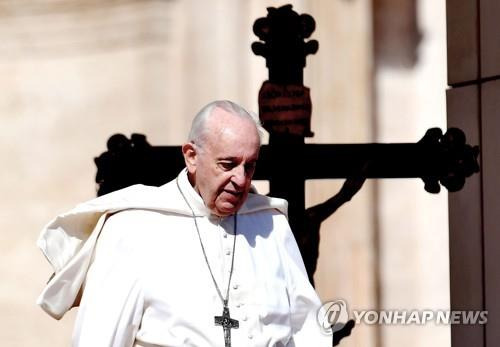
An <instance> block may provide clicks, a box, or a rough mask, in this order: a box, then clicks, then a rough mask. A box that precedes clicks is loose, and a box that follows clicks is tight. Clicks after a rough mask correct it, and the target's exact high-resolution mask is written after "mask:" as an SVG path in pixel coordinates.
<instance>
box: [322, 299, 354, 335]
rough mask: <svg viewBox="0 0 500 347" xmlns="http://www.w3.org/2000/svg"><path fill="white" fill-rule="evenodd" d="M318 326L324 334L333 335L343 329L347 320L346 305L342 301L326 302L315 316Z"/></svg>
mask: <svg viewBox="0 0 500 347" xmlns="http://www.w3.org/2000/svg"><path fill="white" fill-rule="evenodd" d="M316 319H317V320H318V324H319V326H320V327H321V329H322V330H323V332H325V333H334V332H336V331H339V330H340V329H342V328H343V327H344V325H345V324H346V323H347V321H348V319H349V314H348V313H347V303H346V302H345V301H344V300H335V301H328V302H326V303H325V304H323V306H321V307H320V309H319V310H318V313H317V315H316Z"/></svg>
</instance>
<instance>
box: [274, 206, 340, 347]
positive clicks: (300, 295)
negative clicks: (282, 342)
mask: <svg viewBox="0 0 500 347" xmlns="http://www.w3.org/2000/svg"><path fill="white" fill-rule="evenodd" d="M278 218H283V219H284V220H280V221H279V222H278V223H276V225H277V226H279V227H281V226H282V225H285V227H283V228H279V229H282V230H279V232H278V233H277V234H278V235H279V236H280V239H279V240H278V242H280V246H281V247H280V249H281V250H282V254H281V256H282V257H283V264H285V266H286V267H287V268H286V269H285V273H286V276H287V282H288V291H289V295H290V309H291V323H292V331H293V343H291V345H292V346H297V347H302V346H304V347H309V346H315V347H317V346H331V345H332V335H331V332H330V333H325V332H324V331H322V329H321V326H320V325H319V324H318V322H317V319H316V316H317V312H318V310H319V309H320V307H321V301H320V299H319V297H318V294H317V293H316V291H315V290H314V288H313V287H312V285H311V283H310V282H309V279H308V277H307V273H306V269H305V266H304V262H303V261H302V256H301V254H300V251H299V248H298V246H297V242H296V241H295V238H294V236H293V234H292V231H291V230H290V226H289V224H288V221H287V220H286V217H285V216H283V215H281V216H279V217H278Z"/></svg>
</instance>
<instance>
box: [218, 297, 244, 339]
mask: <svg viewBox="0 0 500 347" xmlns="http://www.w3.org/2000/svg"><path fill="white" fill-rule="evenodd" d="M214 320H215V325H222V329H224V343H225V346H226V347H231V329H233V328H234V329H238V328H239V327H240V323H239V322H238V321H237V320H236V319H233V318H231V316H230V315H229V308H228V307H227V306H225V305H224V309H223V310H222V316H215V317H214Z"/></svg>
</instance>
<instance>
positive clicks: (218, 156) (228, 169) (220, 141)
mask: <svg viewBox="0 0 500 347" xmlns="http://www.w3.org/2000/svg"><path fill="white" fill-rule="evenodd" d="M212 112H213V114H212V117H210V118H209V119H208V120H207V124H206V126H207V135H206V139H205V141H204V143H203V144H202V145H201V146H202V147H200V146H199V145H197V144H191V147H192V152H191V153H186V152H187V151H184V154H185V156H186V154H188V155H187V156H186V163H187V166H188V171H189V175H190V179H191V183H192V184H193V186H194V189H195V190H196V191H197V192H198V193H199V194H200V196H201V197H202V199H203V201H204V202H205V205H206V206H207V207H208V208H209V209H210V211H211V212H212V213H213V214H215V215H218V216H228V215H231V214H234V213H235V212H236V211H238V210H239V208H240V207H241V206H242V205H243V203H244V202H245V200H246V198H247V196H248V191H249V190H250V185H251V181H252V176H253V174H254V172H255V164H256V162H257V159H258V156H259V149H260V139H259V135H258V132H257V129H256V127H255V124H254V123H253V122H252V121H251V120H248V119H244V118H241V117H238V116H235V115H232V114H231V113H229V112H227V111H225V110H223V109H220V108H216V109H214V110H213V111H212ZM185 146H187V144H186V145H185ZM188 149H189V148H188ZM183 150H184V148H183Z"/></svg>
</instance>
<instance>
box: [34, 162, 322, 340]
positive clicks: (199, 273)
mask: <svg viewBox="0 0 500 347" xmlns="http://www.w3.org/2000/svg"><path fill="white" fill-rule="evenodd" d="M179 184H180V186H181V189H182V191H183V193H184V195H185V196H186V198H187V199H188V200H189V203H190V205H191V207H192V208H193V209H194V212H195V215H196V218H197V222H198V226H199V230H200V235H201V239H202V241H203V245H204V248H205V251H206V255H207V260H208V263H209V264H210V268H211V269H212V272H213V276H214V278H215V281H216V282H217V285H218V286H219V288H220V291H221V293H222V295H223V296H224V297H225V296H226V290H227V283H228V280H229V273H230V269H231V259H232V256H233V254H232V253H233V241H234V238H235V237H236V243H235V249H234V252H235V253H234V269H233V274H232V279H231V285H230V288H229V305H228V306H229V310H230V315H231V318H233V319H237V320H238V321H239V328H237V329H231V341H232V346H235V347H239V346H307V347H309V346H315V347H316V346H331V343H332V337H331V335H326V334H325V333H324V332H322V331H321V327H320V325H319V324H318V323H317V320H316V314H317V311H318V309H319V308H320V306H321V303H320V300H319V298H318V296H317V294H316V292H315V291H314V289H313V288H312V286H311V285H310V283H309V281H308V278H307V275H306V271H305V268H304V265H303V262H302V258H301V256H300V253H299V250H298V247H297V244H296V242H295V239H294V237H293V235H292V233H291V230H290V227H289V225H288V221H287V218H286V202H285V201H284V200H282V199H275V198H269V197H266V196H262V195H258V194H252V193H250V194H249V196H248V199H247V201H246V202H245V204H244V205H243V206H242V208H241V209H240V210H239V211H238V214H237V232H236V236H235V235H234V216H229V217H225V218H220V217H216V216H214V215H211V214H210V211H209V210H208V209H207V208H206V206H205V205H204V203H203V200H202V199H201V197H200V196H199V195H198V194H197V193H196V192H195V190H194V189H193V188H192V186H191V185H190V184H189V181H188V179H187V174H186V171H183V172H181V174H180V175H179ZM97 241H98V242H97ZM38 245H39V247H40V248H41V249H42V251H43V252H44V254H45V255H46V257H47V259H48V260H49V261H50V262H51V264H52V265H53V266H54V269H55V276H54V277H53V278H52V279H51V281H49V283H48V285H47V287H46V288H45V289H44V291H43V292H42V294H41V295H40V297H39V299H38V304H39V305H40V306H41V307H42V308H43V309H44V310H45V311H46V312H47V313H49V314H50V315H52V316H53V317H55V318H57V319H59V318H60V317H62V316H63V314H64V313H65V312H66V311H67V310H68V309H70V308H71V306H73V305H74V302H75V300H77V296H78V294H79V291H81V292H82V298H81V302H80V307H79V312H78V316H77V320H76V324H75V331H74V335H73V346H75V347H100V346H103V347H104V346H113V347H123V346H127V347H130V346H224V335H223V329H222V327H221V326H216V325H215V324H214V316H220V315H221V314H222V307H223V306H222V302H221V299H220V297H219V295H218V294H217V291H216V289H215V285H214V283H213V280H212V277H211V275H210V272H209V269H208V266H207V262H206V260H205V258H204V255H203V252H202V248H201V245H200V240H199V238H198V235H197V232H196V228H195V223H194V219H193V216H192V212H191V210H190V209H189V207H188V206H187V204H186V203H185V201H184V200H183V197H182V195H181V194H180V192H179V190H178V188H177V185H176V183H175V181H172V182H169V183H167V184H166V185H164V186H162V187H159V188H156V187H146V186H140V185H138V186H133V187H130V188H126V189H124V190H121V191H117V192H114V193H111V194H108V195H105V196H103V197H100V198H97V199H94V200H92V201H90V202H87V203H84V204H82V205H79V206H78V207H77V208H75V209H74V210H72V211H70V212H69V213H66V214H64V215H61V216H59V217H57V218H56V219H54V220H53V221H52V222H51V223H49V225H48V226H47V227H46V228H45V229H44V231H43V232H42V235H41V237H40V239H39V240H38Z"/></svg>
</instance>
